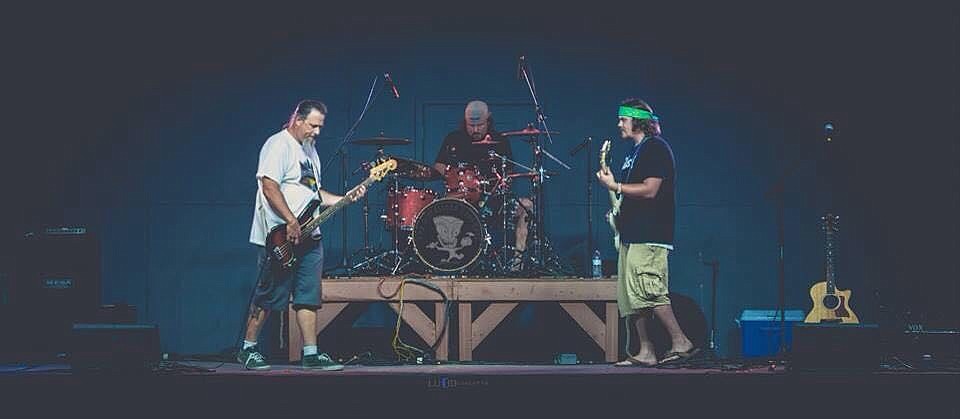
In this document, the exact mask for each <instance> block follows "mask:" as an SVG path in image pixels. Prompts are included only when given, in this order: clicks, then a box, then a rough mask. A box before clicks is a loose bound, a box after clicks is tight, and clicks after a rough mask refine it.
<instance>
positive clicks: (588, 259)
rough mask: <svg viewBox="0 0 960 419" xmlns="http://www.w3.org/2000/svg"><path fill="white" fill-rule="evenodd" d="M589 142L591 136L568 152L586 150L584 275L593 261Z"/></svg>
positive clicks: (571, 153) (591, 142)
mask: <svg viewBox="0 0 960 419" xmlns="http://www.w3.org/2000/svg"><path fill="white" fill-rule="evenodd" d="M591 144H593V137H587V138H585V139H584V140H583V142H581V143H580V144H578V145H577V146H576V147H575V148H574V149H573V151H571V152H570V155H571V156H573V155H576V154H577V153H579V152H580V150H582V149H586V150H587V152H586V154H584V156H586V157H585V160H586V161H587V248H586V251H585V252H584V253H585V255H586V258H585V259H584V261H585V262H586V263H585V267H584V269H585V270H584V273H585V275H584V277H586V276H587V275H586V273H588V272H590V268H591V266H592V263H593V164H592V160H591V159H590V157H591V153H590V150H591V147H590V145H591Z"/></svg>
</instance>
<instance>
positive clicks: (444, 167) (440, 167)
mask: <svg viewBox="0 0 960 419" xmlns="http://www.w3.org/2000/svg"><path fill="white" fill-rule="evenodd" d="M433 168H434V169H437V171H438V172H440V173H443V172H444V171H445V170H447V164H446V163H440V162H436V163H434V164H433Z"/></svg>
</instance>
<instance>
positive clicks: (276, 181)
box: [237, 100, 366, 371]
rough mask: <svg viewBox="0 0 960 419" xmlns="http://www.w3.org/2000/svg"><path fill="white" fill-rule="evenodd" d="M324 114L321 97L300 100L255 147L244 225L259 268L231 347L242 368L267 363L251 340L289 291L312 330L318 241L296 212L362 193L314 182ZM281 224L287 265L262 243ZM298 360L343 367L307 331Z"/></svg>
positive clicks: (265, 366) (304, 326)
mask: <svg viewBox="0 0 960 419" xmlns="http://www.w3.org/2000/svg"><path fill="white" fill-rule="evenodd" d="M326 114H327V107H326V105H324V104H323V103H321V102H318V101H313V100H304V101H302V102H300V103H299V104H297V108H296V109H295V110H294V112H293V114H292V115H291V116H290V120H289V122H288V123H287V125H286V127H285V128H284V129H283V130H281V131H280V132H277V133H276V134H274V135H272V136H271V137H270V138H268V139H267V141H266V142H265V143H264V144H263V147H262V148H261V149H260V159H259V163H258V166H257V183H258V188H257V198H256V205H255V209H254V215H253V225H252V227H251V229H250V242H251V243H253V244H255V245H257V246H258V247H259V249H260V255H259V260H258V266H259V274H258V278H257V289H256V291H255V293H254V296H253V299H252V302H251V305H250V314H249V316H248V317H247V327H246V333H245V336H244V341H243V346H242V347H241V349H240V351H239V352H238V353H237V361H238V362H240V364H241V365H243V366H244V368H246V369H255V370H263V369H268V368H270V366H269V365H268V364H267V363H266V361H265V360H264V358H263V355H262V354H261V353H260V351H259V349H258V348H257V346H256V344H257V337H258V336H259V334H260V328H261V327H262V326H263V323H264V322H265V321H266V319H267V316H269V314H270V312H271V311H277V310H286V308H287V304H289V303H290V302H291V299H290V295H291V294H292V295H293V299H292V303H293V307H294V310H295V311H296V317H297V319H296V321H297V324H298V325H299V326H300V330H316V323H317V311H316V310H317V309H319V308H320V295H321V294H320V277H321V274H322V270H323V244H322V242H321V241H320V231H319V228H317V229H315V230H314V231H312V232H310V237H303V236H302V235H303V234H302V233H301V225H300V220H299V219H298V217H297V215H296V214H300V213H301V212H303V211H304V210H305V209H307V208H308V207H309V206H311V205H316V203H315V202H314V201H319V204H320V205H322V206H330V205H334V204H336V203H337V202H338V201H340V200H341V199H344V198H346V199H348V200H350V201H351V202H352V201H356V200H357V199H359V198H360V197H362V196H363V195H364V194H365V193H366V188H365V187H364V186H363V185H359V186H357V187H356V188H354V189H352V190H350V191H349V192H347V194H346V196H339V195H336V194H333V193H331V192H328V191H326V190H323V189H321V188H320V159H319V157H318V156H317V150H316V148H315V147H314V139H315V138H316V136H317V135H319V134H320V129H321V128H323V123H324V120H325V119H326ZM284 224H286V227H285V228H286V239H287V241H289V242H290V243H292V244H294V245H295V249H296V250H295V252H296V258H295V259H294V260H295V262H293V263H292V264H291V265H290V266H281V265H280V264H278V263H276V262H275V261H274V260H273V259H271V257H270V254H269V253H268V252H267V251H266V248H265V247H264V246H265V242H266V237H267V235H268V233H269V232H270V231H271V229H273V228H275V227H277V226H282V225H284ZM281 228H283V227H281ZM302 364H303V366H304V367H305V368H311V369H322V370H328V371H334V370H340V369H343V365H340V364H338V363H337V362H335V361H333V360H332V359H330V357H329V356H328V355H327V354H324V353H318V352H317V337H316V335H315V334H313V333H303V362H302Z"/></svg>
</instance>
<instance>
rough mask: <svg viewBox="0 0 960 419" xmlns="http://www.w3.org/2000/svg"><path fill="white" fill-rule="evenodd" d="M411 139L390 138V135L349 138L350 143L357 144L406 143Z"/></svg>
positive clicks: (409, 142)
mask: <svg viewBox="0 0 960 419" xmlns="http://www.w3.org/2000/svg"><path fill="white" fill-rule="evenodd" d="M411 143H413V141H410V140H408V139H406V138H390V137H382V136H380V137H370V138H358V139H356V140H351V141H350V144H359V145H407V144H411Z"/></svg>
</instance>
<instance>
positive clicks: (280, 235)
mask: <svg viewBox="0 0 960 419" xmlns="http://www.w3.org/2000/svg"><path fill="white" fill-rule="evenodd" d="M396 168H397V161H396V160H394V159H389V160H386V161H384V162H382V163H380V164H378V165H376V166H374V167H373V168H371V169H370V176H368V177H367V178H366V179H365V180H364V181H363V182H361V183H360V184H361V185H363V186H364V187H370V185H371V184H373V182H377V181H379V180H381V179H383V177H384V176H386V175H387V173H390V171H392V170H395V169H396ZM350 202H351V201H350V200H349V199H347V198H346V197H344V199H341V200H339V201H337V203H336V204H333V205H331V206H329V207H327V208H326V209H324V210H323V211H320V212H317V208H319V207H320V201H318V200H316V199H314V200H312V201H310V203H309V204H307V207H306V208H304V209H303V211H301V212H300V216H298V217H297V221H299V222H300V234H301V236H305V235H307V234H310V233H311V232H313V230H316V229H317V227H319V226H320V224H323V223H324V222H325V221H327V220H328V219H330V217H332V216H333V214H335V213H336V212H337V211H339V210H340V209H341V208H343V207H345V206H347V205H349V204H350ZM266 244H267V251H268V252H269V254H270V257H271V258H272V259H273V260H274V261H275V262H276V263H277V264H279V265H280V266H281V267H283V268H284V269H287V268H290V267H291V266H293V264H294V263H296V262H297V257H296V256H295V255H294V253H295V248H296V246H295V245H294V244H293V243H292V242H290V241H288V240H287V225H286V224H280V225H278V226H276V227H274V228H272V229H270V233H269V234H267V243H266Z"/></svg>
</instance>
